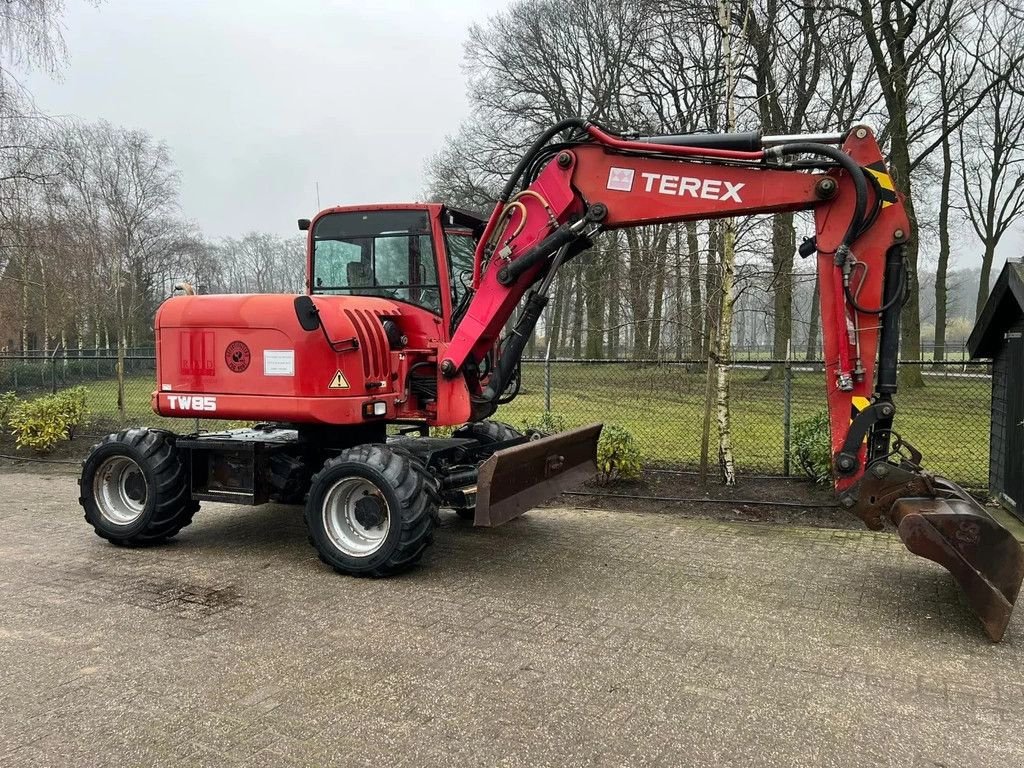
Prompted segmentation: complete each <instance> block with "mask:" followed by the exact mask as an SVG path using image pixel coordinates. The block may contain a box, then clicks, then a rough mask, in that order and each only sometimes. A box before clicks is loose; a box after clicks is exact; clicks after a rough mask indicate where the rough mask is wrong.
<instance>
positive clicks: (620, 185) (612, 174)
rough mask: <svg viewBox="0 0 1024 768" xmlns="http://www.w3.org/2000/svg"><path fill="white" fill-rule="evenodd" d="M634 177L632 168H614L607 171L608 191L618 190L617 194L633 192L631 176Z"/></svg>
mask: <svg viewBox="0 0 1024 768" xmlns="http://www.w3.org/2000/svg"><path fill="white" fill-rule="evenodd" d="M635 175H636V171H634V170H633V169H632V168H615V167H614V166H613V167H612V168H611V169H609V171H608V189H614V190H618V191H619V192H631V191H632V190H633V176H635Z"/></svg>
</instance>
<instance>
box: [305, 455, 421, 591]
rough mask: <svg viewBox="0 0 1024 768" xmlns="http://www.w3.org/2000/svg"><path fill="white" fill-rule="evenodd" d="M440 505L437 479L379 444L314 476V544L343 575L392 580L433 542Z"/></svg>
mask: <svg viewBox="0 0 1024 768" xmlns="http://www.w3.org/2000/svg"><path fill="white" fill-rule="evenodd" d="M437 498H438V493H437V486H436V482H435V480H434V478H433V476H432V475H430V474H429V473H428V472H427V471H426V470H425V469H424V468H423V466H422V465H421V464H420V463H419V462H416V461H414V460H413V459H412V458H411V457H410V456H409V455H407V454H405V453H403V452H398V451H393V450H391V449H390V448H388V447H386V446H384V445H376V444H374V445H361V446H358V447H356V448H349V449H346V450H344V451H342V452H341V453H340V454H339V455H338V456H337V457H335V458H333V459H329V460H328V461H327V462H326V463H325V464H324V466H323V469H321V470H320V471H319V472H317V473H316V474H315V475H314V476H313V480H312V483H311V485H310V489H309V498H308V499H307V501H306V528H307V529H308V531H309V538H310V543H312V544H313V546H314V547H316V550H317V552H318V553H319V555H320V559H321V560H323V561H324V562H325V563H326V564H327V565H329V566H331V567H332V568H334V570H336V571H338V572H339V573H346V574H350V575H353V576H391V575H393V574H396V573H399V572H401V571H404V570H406V569H408V568H410V567H412V566H413V565H414V564H415V563H416V562H417V561H419V559H420V558H421V557H422V556H423V552H424V550H425V549H426V548H427V547H428V546H429V545H430V544H431V542H432V541H433V537H434V527H435V526H436V524H437Z"/></svg>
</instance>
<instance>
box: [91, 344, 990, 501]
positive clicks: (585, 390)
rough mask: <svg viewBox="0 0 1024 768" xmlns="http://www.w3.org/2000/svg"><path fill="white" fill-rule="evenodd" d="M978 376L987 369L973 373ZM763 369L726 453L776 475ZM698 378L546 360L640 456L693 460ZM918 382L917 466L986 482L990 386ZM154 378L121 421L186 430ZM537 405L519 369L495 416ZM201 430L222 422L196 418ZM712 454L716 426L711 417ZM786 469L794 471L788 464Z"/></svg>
mask: <svg viewBox="0 0 1024 768" xmlns="http://www.w3.org/2000/svg"><path fill="white" fill-rule="evenodd" d="M976 370H977V372H978V373H981V372H982V371H984V370H985V369H983V368H979V369H976ZM764 374H765V371H763V370H757V369H752V368H744V367H742V366H738V367H735V368H734V369H733V371H732V379H731V397H732V413H733V425H732V426H733V449H734V453H735V456H736V460H737V463H738V464H739V466H740V467H741V468H742V469H747V470H764V471H771V472H781V471H782V466H783V447H782V446H783V428H782V414H783V383H782V381H781V380H779V381H763V380H762V379H763V377H764ZM705 382H706V374H705V371H704V370H703V369H697V368H694V369H693V370H690V371H687V370H686V369H685V368H682V367H677V366H647V367H634V366H631V365H606V364H598V365H587V364H580V363H556V364H553V365H552V397H551V407H552V411H553V413H555V414H556V415H558V416H560V417H561V418H562V419H564V420H565V422H566V423H567V424H568V425H570V426H573V425H581V424H587V423H591V422H597V421H602V422H607V423H615V424H619V425H620V426H623V427H625V428H626V429H628V430H629V431H630V432H632V433H633V435H634V437H636V439H637V441H638V442H639V444H640V447H641V450H642V451H643V454H644V457H645V459H646V460H648V461H657V462H667V463H673V464H691V465H692V464H695V463H696V462H697V461H698V460H699V458H700V442H701V429H702V424H703V413H704V389H705ZM926 385H927V386H926V387H925V388H924V389H919V390H906V391H902V392H900V393H899V394H898V395H897V397H896V405H897V415H896V425H895V426H896V430H897V431H898V432H899V433H900V434H902V435H903V436H904V437H905V438H906V439H908V440H909V441H911V442H912V443H914V444H915V445H916V446H917V447H918V448H919V449H920V450H921V451H922V452H923V453H924V457H925V459H924V463H925V466H926V467H927V468H928V469H930V470H931V471H934V472H938V473H940V474H945V475H947V476H949V477H950V478H951V479H953V480H956V481H957V482H960V483H962V484H966V485H970V486H973V487H984V486H985V485H987V481H988V430H989V402H990V382H989V379H988V378H987V377H979V378H942V377H934V376H927V377H926ZM85 386H86V387H87V388H88V394H87V405H88V408H89V411H90V414H91V417H92V419H93V421H94V423H96V424H102V425H103V426H104V427H112V426H114V425H116V424H118V415H117V385H116V383H115V382H113V381H97V382H88V381H87V382H85ZM153 386H154V384H153V380H152V378H150V377H149V376H145V377H136V378H131V379H128V380H127V381H126V382H125V403H126V423H128V424H147V425H152V426H160V427H165V428H168V429H175V430H178V431H186V430H190V429H193V428H194V424H195V422H194V421H193V420H191V419H168V418H161V417H158V416H156V415H155V414H154V413H153V412H152V410H151V409H150V405H149V403H150V394H151V393H152V391H153ZM824 407H825V385H824V377H823V374H820V373H814V372H811V371H795V372H794V374H793V395H792V419H793V421H794V422H796V421H798V420H800V419H804V418H809V417H811V416H813V415H814V414H815V413H816V412H817V411H818V410H820V409H822V408H824ZM543 410H544V384H543V365H542V364H540V363H529V364H526V365H525V366H524V385H523V390H522V393H521V394H520V395H519V397H518V398H517V399H516V400H514V401H513V402H512V403H510V404H508V405H505V406H502V407H501V408H500V409H499V410H498V413H497V414H496V416H495V418H498V419H501V420H503V421H507V422H510V423H512V424H516V425H522V423H523V422H525V421H527V420H535V419H536V418H537V417H538V416H539V415H540V414H541V413H542V412H543ZM200 424H201V426H203V427H205V428H208V429H209V428H217V427H218V426H221V424H218V423H217V422H206V421H203V422H200ZM711 428H712V440H711V446H712V449H711V450H712V459H713V460H714V458H715V450H716V449H715V445H716V437H715V434H716V433H715V429H716V428H715V425H714V423H712V427H711ZM794 471H799V470H796V469H794Z"/></svg>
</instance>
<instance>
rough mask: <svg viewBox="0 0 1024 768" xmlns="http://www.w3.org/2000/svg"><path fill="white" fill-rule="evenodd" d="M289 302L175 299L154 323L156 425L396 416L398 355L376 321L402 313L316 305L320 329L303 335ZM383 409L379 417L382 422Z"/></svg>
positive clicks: (331, 300)
mask: <svg viewBox="0 0 1024 768" xmlns="http://www.w3.org/2000/svg"><path fill="white" fill-rule="evenodd" d="M294 299H295V297H294V296H291V295H283V294H256V295H215V296H180V297H175V298H172V299H169V300H168V301H166V302H164V304H163V305H162V306H161V307H160V309H159V310H158V311H157V314H156V321H155V331H156V345H157V391H156V392H155V393H154V395H153V400H154V403H153V407H154V410H155V411H156V412H157V413H159V414H160V415H162V416H187V417H198V418H217V419H247V420H274V421H291V422H310V423H326V424H353V423H362V422H365V421H366V419H367V416H366V412H365V409H364V404H365V403H377V402H378V401H382V402H383V403H384V406H380V405H377V407H376V408H375V409H374V408H372V407H371V409H370V418H379V419H387V418H393V417H394V416H395V415H396V414H395V402H394V401H395V397H394V395H395V393H396V391H398V389H400V387H399V386H398V385H397V384H396V382H397V379H398V373H397V370H398V361H397V359H393V357H394V358H397V354H398V353H397V352H392V350H391V348H390V345H389V344H388V338H387V335H386V333H385V331H384V327H383V325H382V318H388V319H392V320H394V321H395V322H397V323H399V324H402V314H403V307H402V306H401V305H400V304H398V303H396V302H391V301H388V300H387V299H381V298H376V297H356V296H331V297H318V300H317V304H318V306H319V308H320V316H321V318H322V320H323V324H324V328H325V329H326V331H327V333H328V334H329V336H330V338H331V340H332V341H335V342H339V344H338V345H337V347H338V348H339V349H343V350H344V351H340V352H335V351H333V350H332V349H331V348H330V346H329V345H328V344H327V342H326V340H325V339H324V335H323V334H322V333H320V332H319V331H313V332H310V331H305V330H303V329H302V328H301V327H300V326H299V323H298V320H297V318H296V316H295V309H294V304H293V302H294ZM382 407H383V409H384V411H383V413H381V412H380V410H381V408H382Z"/></svg>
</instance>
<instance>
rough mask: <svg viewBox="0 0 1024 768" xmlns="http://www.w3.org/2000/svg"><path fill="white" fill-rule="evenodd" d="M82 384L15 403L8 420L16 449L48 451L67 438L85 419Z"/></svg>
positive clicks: (72, 434) (37, 451) (38, 451)
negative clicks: (53, 393)
mask: <svg viewBox="0 0 1024 768" xmlns="http://www.w3.org/2000/svg"><path fill="white" fill-rule="evenodd" d="M85 392H86V390H85V387H74V388H73V389H68V390H64V391H63V392H58V393H57V394H55V395H45V396H44V397H37V398H35V399H34V400H27V401H25V402H22V403H17V404H16V405H14V406H13V407H12V408H11V411H10V415H9V417H8V421H9V423H10V426H11V430H12V431H13V432H14V438H15V443H16V445H17V446H18V448H31V449H32V450H33V451H35V452H36V453H49V452H50V451H51V450H53V446H55V445H56V444H57V443H58V442H60V441H61V440H70V439H71V438H72V437H73V436H74V434H75V430H76V429H77V428H78V427H79V426H81V424H82V422H83V421H84V420H85V413H86V411H85Z"/></svg>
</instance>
